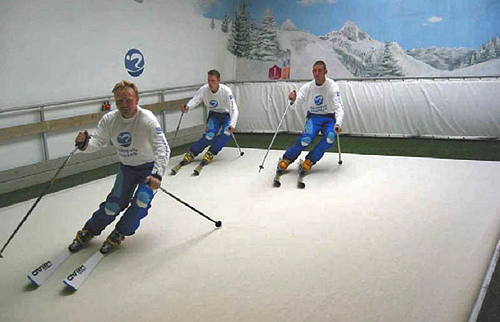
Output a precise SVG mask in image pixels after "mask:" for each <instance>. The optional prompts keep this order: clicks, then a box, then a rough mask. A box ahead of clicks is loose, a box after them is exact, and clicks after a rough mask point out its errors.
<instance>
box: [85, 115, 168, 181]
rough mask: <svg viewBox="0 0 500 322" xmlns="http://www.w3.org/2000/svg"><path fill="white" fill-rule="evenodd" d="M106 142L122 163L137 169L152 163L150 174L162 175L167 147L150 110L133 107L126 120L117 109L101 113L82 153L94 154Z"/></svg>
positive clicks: (166, 161)
mask: <svg viewBox="0 0 500 322" xmlns="http://www.w3.org/2000/svg"><path fill="white" fill-rule="evenodd" d="M110 142H111V144H112V145H114V146H115V148H116V152H117V154H118V158H119V160H120V162H121V163H122V164H124V165H129V166H137V165H141V164H144V163H148V162H154V167H153V171H152V173H156V174H158V175H160V176H163V174H164V173H165V169H166V167H167V163H168V160H169V158H170V147H169V145H168V143H167V140H166V139H165V135H164V134H163V131H162V130H161V127H160V124H159V123H158V120H157V119H156V117H155V116H154V114H153V113H152V112H151V111H149V110H146V109H143V108H141V107H140V106H137V113H136V114H135V115H134V116H133V117H131V118H129V119H126V118H123V117H122V115H121V114H120V111H118V110H114V111H112V112H109V113H107V114H105V115H104V116H103V117H102V118H101V120H100V121H99V123H98V124H97V129H96V131H95V133H93V134H92V135H91V138H90V141H89V145H88V147H87V149H85V151H84V152H85V153H91V152H95V151H97V150H99V149H101V148H103V147H106V146H108V145H109V143H110Z"/></svg>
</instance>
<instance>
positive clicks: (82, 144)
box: [75, 131, 90, 151]
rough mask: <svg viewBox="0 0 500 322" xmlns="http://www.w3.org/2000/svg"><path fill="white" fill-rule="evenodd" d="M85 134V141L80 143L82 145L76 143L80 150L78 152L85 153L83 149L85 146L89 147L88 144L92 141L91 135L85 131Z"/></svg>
mask: <svg viewBox="0 0 500 322" xmlns="http://www.w3.org/2000/svg"><path fill="white" fill-rule="evenodd" d="M83 133H84V134H85V140H84V141H83V142H80V143H75V146H76V147H77V148H78V150H80V151H83V149H84V148H85V146H86V145H87V143H88V142H89V140H90V135H89V132H87V131H85V132H83Z"/></svg>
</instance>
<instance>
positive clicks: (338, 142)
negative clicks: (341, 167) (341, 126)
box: [337, 132, 343, 164]
mask: <svg viewBox="0 0 500 322" xmlns="http://www.w3.org/2000/svg"><path fill="white" fill-rule="evenodd" d="M337 147H338V148H339V164H342V162H343V161H342V152H341V151H340V136H339V132H337Z"/></svg>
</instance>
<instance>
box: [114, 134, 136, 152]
mask: <svg viewBox="0 0 500 322" xmlns="http://www.w3.org/2000/svg"><path fill="white" fill-rule="evenodd" d="M116 141H118V144H120V145H121V146H123V147H125V148H126V147H129V146H130V145H131V144H132V134H130V132H122V133H120V134H118V137H117V138H116Z"/></svg>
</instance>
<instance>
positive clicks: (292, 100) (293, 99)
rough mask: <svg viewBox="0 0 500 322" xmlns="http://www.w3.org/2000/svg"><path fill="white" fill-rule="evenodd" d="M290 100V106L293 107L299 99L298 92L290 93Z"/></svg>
mask: <svg viewBox="0 0 500 322" xmlns="http://www.w3.org/2000/svg"><path fill="white" fill-rule="evenodd" d="M288 99H289V100H290V104H291V105H293V103H295V100H296V99H297V92H296V91H292V92H290V94H289V95H288Z"/></svg>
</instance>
